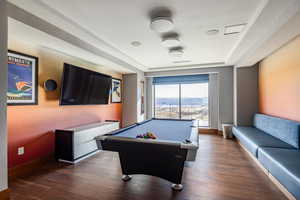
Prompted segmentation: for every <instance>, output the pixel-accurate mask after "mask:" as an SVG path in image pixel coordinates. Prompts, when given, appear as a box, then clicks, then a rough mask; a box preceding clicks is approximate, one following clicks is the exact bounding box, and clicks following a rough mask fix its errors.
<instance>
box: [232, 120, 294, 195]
mask: <svg viewBox="0 0 300 200" xmlns="http://www.w3.org/2000/svg"><path fill="white" fill-rule="evenodd" d="M232 131H233V134H234V136H235V137H236V138H237V139H238V140H239V142H240V143H241V145H243V147H244V148H246V149H247V150H248V151H249V152H250V153H251V154H252V155H253V156H254V157H255V158H256V159H257V160H258V161H259V162H260V163H261V165H262V166H264V168H265V169H266V170H268V172H269V173H270V174H271V175H272V176H273V177H275V178H276V179H277V180H278V181H279V182H280V183H281V184H282V185H283V186H284V187H285V188H286V189H287V190H288V191H289V192H290V193H291V194H292V195H293V196H294V197H295V198H296V199H299V200H300V150H299V148H300V123H299V122H295V121H291V120H286V119H281V118H277V117H272V116H268V115H263V114H255V116H254V119H253V126H251V127H245V126H237V127H233V129H232Z"/></svg>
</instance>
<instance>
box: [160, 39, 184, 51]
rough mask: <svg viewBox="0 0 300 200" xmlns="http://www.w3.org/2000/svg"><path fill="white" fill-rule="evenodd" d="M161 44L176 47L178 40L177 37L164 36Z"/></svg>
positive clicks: (178, 43)
mask: <svg viewBox="0 0 300 200" xmlns="http://www.w3.org/2000/svg"><path fill="white" fill-rule="evenodd" d="M161 44H162V45H163V46H164V47H167V48H170V47H176V46H179V45H180V41H179V39H178V38H173V37H169V38H164V39H163V40H162V41H161Z"/></svg>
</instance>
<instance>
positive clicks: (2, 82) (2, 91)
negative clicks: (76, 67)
mask: <svg viewBox="0 0 300 200" xmlns="http://www.w3.org/2000/svg"><path fill="white" fill-rule="evenodd" d="M0 30H1V33H0V71H1V72H0V191H2V190H5V189H7V129H6V87H7V15H6V1H5V0H0Z"/></svg>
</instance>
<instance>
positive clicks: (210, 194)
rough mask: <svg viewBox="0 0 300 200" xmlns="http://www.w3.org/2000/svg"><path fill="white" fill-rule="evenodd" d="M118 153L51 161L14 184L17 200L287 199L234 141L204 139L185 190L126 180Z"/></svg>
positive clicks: (148, 180) (161, 183)
mask: <svg viewBox="0 0 300 200" xmlns="http://www.w3.org/2000/svg"><path fill="white" fill-rule="evenodd" d="M121 175H122V174H121V170H120V164H119V158H118V154H116V153H112V152H101V153H99V154H97V155H95V156H93V157H91V158H89V159H87V160H85V161H82V162H81V163H79V164H77V165H75V166H72V165H66V164H62V163H49V164H47V165H45V166H44V167H43V168H41V169H40V170H38V171H36V172H35V173H34V174H32V175H31V176H29V177H24V178H22V179H17V180H15V181H13V182H11V183H10V189H11V190H12V192H11V199H12V200H40V199H42V200H67V199H68V200H96V199H97V200H125V199H126V200H127V199H128V200H148V199H149V200H171V199H176V200H177V199H180V200H278V199H282V200H283V199H286V198H285V196H284V195H283V194H282V193H281V192H280V191H279V190H278V189H277V188H276V186H275V185H273V183H272V182H270V180H269V179H268V178H267V177H266V175H265V174H264V173H263V172H262V171H261V170H260V169H259V168H258V167H257V166H256V165H255V164H254V163H253V161H252V160H251V158H249V157H248V155H247V154H246V153H245V152H244V151H243V150H242V149H241V147H240V146H239V145H238V144H237V143H236V142H235V141H232V140H225V139H223V138H221V137H220V136H216V135H200V148H199V150H198V156H197V161H196V162H194V163H188V164H187V166H186V168H185V171H184V177H183V184H184V190H183V191H181V192H174V191H172V190H171V188H170V183H169V182H167V181H165V180H163V179H159V178H155V177H150V176H143V175H135V176H133V179H132V180H131V181H129V182H126V183H124V182H123V181H122V180H121Z"/></svg>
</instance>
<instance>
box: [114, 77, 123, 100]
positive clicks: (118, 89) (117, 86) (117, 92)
mask: <svg viewBox="0 0 300 200" xmlns="http://www.w3.org/2000/svg"><path fill="white" fill-rule="evenodd" d="M111 102H112V103H121V102H122V80H120V79H116V78H112V87H111Z"/></svg>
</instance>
